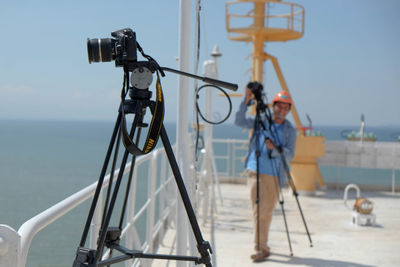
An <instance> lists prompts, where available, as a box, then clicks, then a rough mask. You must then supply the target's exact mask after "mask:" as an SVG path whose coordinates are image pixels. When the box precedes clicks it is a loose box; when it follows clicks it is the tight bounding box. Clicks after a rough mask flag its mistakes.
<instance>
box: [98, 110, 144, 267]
mask: <svg viewBox="0 0 400 267" xmlns="http://www.w3.org/2000/svg"><path fill="white" fill-rule="evenodd" d="M139 119H140V115H136V116H135V119H134V122H133V124H132V128H131V132H130V137H131V138H132V136H133V135H134V133H135V130H136V126H137V124H138V122H139ZM128 156H129V152H128V150H125V152H124V156H123V158H122V162H121V166H120V168H119V172H118V178H117V181H116V182H115V187H114V191H113V194H112V198H111V201H110V205H109V207H108V209H107V215H106V217H105V221H104V224H103V227H102V229H101V231H100V236H99V239H98V244H97V250H96V261H98V260H99V259H100V257H101V254H102V253H101V252H102V251H103V248H104V242H105V239H106V235H107V230H108V226H109V224H110V220H111V216H112V213H113V210H114V206H115V202H116V201H117V196H118V191H119V187H120V185H121V181H122V176H123V175H124V171H125V166H126V162H127V160H128Z"/></svg>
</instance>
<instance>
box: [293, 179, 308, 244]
mask: <svg viewBox="0 0 400 267" xmlns="http://www.w3.org/2000/svg"><path fill="white" fill-rule="evenodd" d="M287 177H288V178H289V185H290V187H291V188H292V190H293V195H294V197H295V198H296V202H297V206H298V208H299V211H300V215H301V219H302V220H303V224H304V227H305V228H306V232H307V236H308V240H309V241H310V247H313V243H312V240H311V235H310V232H309V231H308V227H307V223H306V219H305V218H304V214H303V210H302V209H301V206H300V202H299V198H298V195H299V194H298V193H297V191H296V186H295V185H294V183H293V180H292V177H291V176H290V173H289V174H288V175H287Z"/></svg>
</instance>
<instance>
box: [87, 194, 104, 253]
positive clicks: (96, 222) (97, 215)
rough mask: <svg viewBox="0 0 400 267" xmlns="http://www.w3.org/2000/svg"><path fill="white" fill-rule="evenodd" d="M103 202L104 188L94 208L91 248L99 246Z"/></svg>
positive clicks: (91, 225) (91, 226)
mask: <svg viewBox="0 0 400 267" xmlns="http://www.w3.org/2000/svg"><path fill="white" fill-rule="evenodd" d="M102 203H103V189H101V191H100V195H99V198H98V201H97V205H96V208H95V210H94V214H93V219H92V222H91V224H90V239H89V240H90V241H89V248H93V249H96V248H97V239H98V236H99V232H100V226H101V217H102V216H101V215H102V207H103V205H102Z"/></svg>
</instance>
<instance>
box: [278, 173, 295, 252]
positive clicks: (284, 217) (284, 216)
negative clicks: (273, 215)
mask: <svg viewBox="0 0 400 267" xmlns="http://www.w3.org/2000/svg"><path fill="white" fill-rule="evenodd" d="M277 179H278V178H276V179H274V183H275V188H276V192H277V194H278V197H279V204H280V206H281V210H282V216H283V222H284V224H285V229H286V236H287V240H288V243H289V250H290V256H293V250H292V241H291V240H290V235H289V228H288V224H287V221H286V213H285V208H284V205H283V204H284V200H283V194H282V188H281V187H280V185H279V184H278V181H277Z"/></svg>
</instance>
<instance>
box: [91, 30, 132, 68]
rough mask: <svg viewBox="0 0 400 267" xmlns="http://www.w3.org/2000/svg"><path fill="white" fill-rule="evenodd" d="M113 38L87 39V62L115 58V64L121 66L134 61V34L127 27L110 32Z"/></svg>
mask: <svg viewBox="0 0 400 267" xmlns="http://www.w3.org/2000/svg"><path fill="white" fill-rule="evenodd" d="M111 36H112V37H115V39H113V38H95V39H89V38H88V39H87V50H88V57H89V63H92V62H109V61H111V60H115V66H116V67H121V66H124V65H125V64H127V63H128V62H136V61H137V54H136V49H137V46H136V34H135V32H134V31H132V30H131V29H129V28H125V29H121V30H118V31H114V32H112V33H111Z"/></svg>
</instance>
